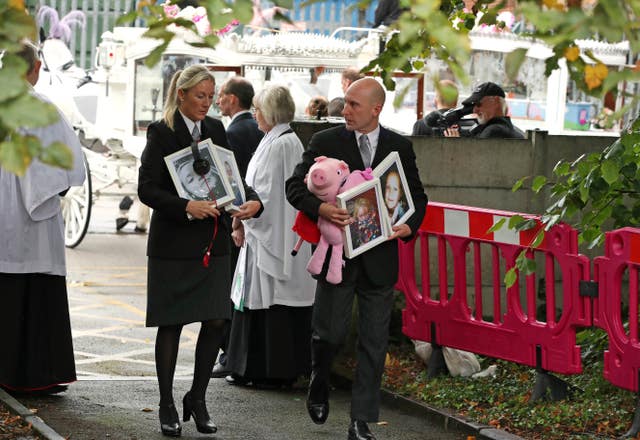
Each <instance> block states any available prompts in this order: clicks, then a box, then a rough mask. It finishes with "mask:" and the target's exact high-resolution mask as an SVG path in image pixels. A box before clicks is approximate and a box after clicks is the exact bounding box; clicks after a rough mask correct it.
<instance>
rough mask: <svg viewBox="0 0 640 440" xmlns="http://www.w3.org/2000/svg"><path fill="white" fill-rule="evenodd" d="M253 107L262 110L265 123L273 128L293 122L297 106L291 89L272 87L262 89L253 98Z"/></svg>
mask: <svg viewBox="0 0 640 440" xmlns="http://www.w3.org/2000/svg"><path fill="white" fill-rule="evenodd" d="M253 105H254V106H255V107H257V108H259V109H260V112H261V113H262V117H263V118H264V120H265V122H266V123H267V124H269V125H270V126H272V127H275V126H276V125H278V124H288V123H289V122H291V121H293V116H294V115H295V113H296V104H295V103H294V102H293V98H292V97H291V93H290V92H289V89H288V88H287V87H284V86H270V87H267V88H264V89H262V90H261V91H260V92H258V94H257V95H256V96H255V97H254V98H253Z"/></svg>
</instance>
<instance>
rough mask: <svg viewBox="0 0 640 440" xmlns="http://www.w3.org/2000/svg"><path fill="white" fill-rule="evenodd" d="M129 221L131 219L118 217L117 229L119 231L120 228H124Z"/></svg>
mask: <svg viewBox="0 0 640 440" xmlns="http://www.w3.org/2000/svg"><path fill="white" fill-rule="evenodd" d="M127 223H129V219H128V218H126V217H118V218H117V219H116V231H119V230H120V229H122V228H124V227H125V226H127Z"/></svg>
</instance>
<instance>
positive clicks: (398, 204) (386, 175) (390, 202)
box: [372, 151, 416, 229]
mask: <svg viewBox="0 0 640 440" xmlns="http://www.w3.org/2000/svg"><path fill="white" fill-rule="evenodd" d="M372 174H373V175H374V176H376V177H377V178H378V179H380V188H381V189H382V200H383V203H384V206H385V207H386V208H387V209H386V210H385V211H384V212H385V214H386V215H385V218H386V220H387V221H388V226H389V229H391V227H392V226H398V225H401V224H403V223H405V222H406V221H407V220H408V219H409V218H410V217H411V216H412V215H413V213H414V212H415V211H416V209H415V206H414V204H413V198H412V197H411V189H410V188H409V183H408V182H407V177H406V176H405V174H404V168H402V161H401V160H400V155H399V154H398V152H397V151H392V152H391V153H389V154H388V155H387V157H385V158H384V160H383V161H382V162H380V164H378V166H377V167H376V168H375V169H374V170H373V172H372Z"/></svg>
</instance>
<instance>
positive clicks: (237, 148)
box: [227, 113, 264, 177]
mask: <svg viewBox="0 0 640 440" xmlns="http://www.w3.org/2000/svg"><path fill="white" fill-rule="evenodd" d="M263 136H264V133H263V132H261V131H260V130H259V129H258V123H257V122H256V120H255V119H254V118H253V116H251V114H250V113H243V114H241V115H239V116H238V117H237V118H235V119H234V120H233V121H232V122H231V124H229V126H228V127H227V140H228V141H229V149H231V150H233V155H234V156H235V158H236V163H237V164H238V170H239V171H240V175H241V176H242V177H244V176H245V175H246V174H247V166H248V165H249V161H250V160H251V156H253V153H254V151H256V148H257V147H258V144H259V143H260V140H262V137H263Z"/></svg>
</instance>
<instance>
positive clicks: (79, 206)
mask: <svg viewBox="0 0 640 440" xmlns="http://www.w3.org/2000/svg"><path fill="white" fill-rule="evenodd" d="M82 159H83V161H84V169H85V171H86V173H87V178H86V179H85V180H84V183H83V184H82V186H72V187H71V188H69V191H67V194H66V195H65V196H64V197H63V198H62V218H63V219H64V244H65V246H66V247H68V248H74V247H76V246H78V245H79V244H80V242H81V241H82V239H83V238H84V236H85V234H86V233H87V229H88V228H89V218H90V217H91V170H90V169H89V162H87V157H86V156H85V155H84V154H83V155H82Z"/></svg>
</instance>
